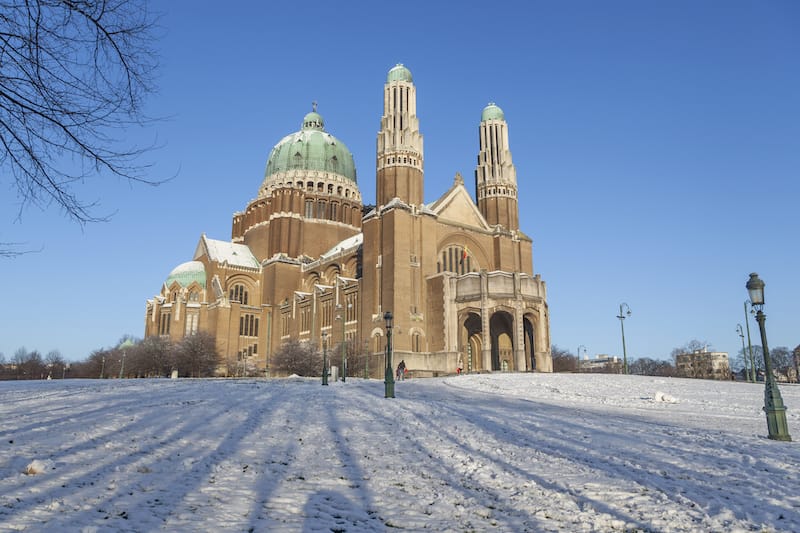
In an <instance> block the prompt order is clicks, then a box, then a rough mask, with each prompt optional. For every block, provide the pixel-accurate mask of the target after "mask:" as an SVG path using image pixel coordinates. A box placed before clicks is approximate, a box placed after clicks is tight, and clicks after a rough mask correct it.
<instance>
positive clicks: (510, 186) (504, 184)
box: [475, 103, 519, 231]
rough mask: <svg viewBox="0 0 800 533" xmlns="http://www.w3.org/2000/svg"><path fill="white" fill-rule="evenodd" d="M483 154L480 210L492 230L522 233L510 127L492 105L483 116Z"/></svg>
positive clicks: (478, 190)
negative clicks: (512, 160)
mask: <svg viewBox="0 0 800 533" xmlns="http://www.w3.org/2000/svg"><path fill="white" fill-rule="evenodd" d="M478 137H479V142H480V151H479V152H478V166H477V168H476V169H475V193H476V195H477V197H478V198H477V200H478V209H479V210H480V212H481V214H482V215H483V216H484V218H485V219H486V221H487V222H488V223H489V224H491V225H492V226H496V225H500V226H503V227H504V228H506V229H507V230H512V231H516V230H518V229H519V207H518V205H517V170H516V169H515V168H514V163H512V162H511V150H510V149H509V148H508V124H507V123H506V120H505V115H504V114H503V110H502V109H500V108H499V107H497V106H496V105H495V104H494V103H490V104H489V105H487V106H486V107H485V108H484V109H483V113H481V124H480V126H479V128H478Z"/></svg>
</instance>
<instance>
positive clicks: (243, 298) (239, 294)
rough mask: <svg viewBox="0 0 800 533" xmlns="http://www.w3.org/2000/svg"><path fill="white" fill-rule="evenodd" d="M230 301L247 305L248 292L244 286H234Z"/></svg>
mask: <svg viewBox="0 0 800 533" xmlns="http://www.w3.org/2000/svg"><path fill="white" fill-rule="evenodd" d="M230 300H231V301H232V302H239V303H240V304H244V305H247V290H246V289H245V288H244V285H241V284H236V285H234V286H233V288H232V289H231V291H230Z"/></svg>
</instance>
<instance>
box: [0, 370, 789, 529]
mask: <svg viewBox="0 0 800 533" xmlns="http://www.w3.org/2000/svg"><path fill="white" fill-rule="evenodd" d="M763 391H764V387H763V384H757V385H754V384H747V383H732V382H710V381H700V380H685V379H669V378H647V377H639V376H611V375H593V374H577V375H565V374H553V375H547V374H508V375H499V374H494V375H464V376H458V377H452V378H445V379H427V380H422V379H420V380H408V381H405V382H399V383H397V386H396V394H397V398H395V399H393V400H392V399H384V398H383V383H382V382H381V381H377V380H371V381H364V380H358V379H348V382H347V383H346V384H342V383H331V385H330V386H329V387H322V386H320V383H319V381H318V380H312V379H304V378H292V379H284V380H278V379H274V380H167V379H161V380H124V381H121V380H105V381H83V380H74V381H70V380H67V381H38V382H2V383H0V420H2V426H0V450H1V451H2V453H0V530H2V531H10V530H14V531H16V530H30V531H43V530H48V531H347V532H357V531H385V530H388V529H394V528H399V529H405V530H410V531H419V530H424V529H430V530H433V531H486V530H497V531H514V532H517V531H761V530H765V531H800V480H799V478H798V475H797V471H798V466H800V443H797V442H790V443H786V442H776V441H770V440H768V439H767V438H766V422H765V417H764V413H763V412H762V411H761V407H762V405H763ZM781 391H782V393H783V397H784V401H785V403H786V405H787V407H788V409H789V410H788V411H787V416H788V420H789V431H790V433H792V435H793V437H794V438H795V439H796V440H800V387H798V386H794V385H782V386H781ZM30 467H33V468H32V469H31V468H30ZM26 470H27V471H29V472H30V473H26ZM37 472H38V473H37Z"/></svg>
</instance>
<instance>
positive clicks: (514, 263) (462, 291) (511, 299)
mask: <svg viewBox="0 0 800 533" xmlns="http://www.w3.org/2000/svg"><path fill="white" fill-rule="evenodd" d="M476 122H477V129H478V139H479V146H478V147H477V150H478V151H477V166H476V168H475V198H473V197H472V196H471V194H470V193H469V192H468V190H467V189H466V187H465V186H464V181H463V179H462V177H461V175H459V174H456V175H455V177H454V179H453V182H452V186H451V187H450V188H449V190H448V191H447V192H446V193H444V195H442V196H441V197H440V198H438V199H435V200H433V201H432V202H428V203H426V202H425V198H424V176H425V174H424V161H425V152H424V149H423V136H422V133H421V130H420V119H419V117H418V116H417V88H416V86H415V85H414V80H413V77H412V75H411V72H410V70H409V69H408V68H406V67H405V66H403V65H397V66H395V67H394V68H392V69H391V70H389V72H388V74H387V76H386V83H385V84H384V86H383V116H382V117H381V119H380V129H379V131H378V138H377V151H376V154H375V155H376V158H375V159H376V169H375V182H376V187H375V189H376V197H375V198H374V200H373V201H372V202H370V201H367V202H366V203H365V201H364V199H363V198H362V197H361V192H360V191H359V188H358V183H357V181H356V168H355V163H354V160H353V156H352V154H351V153H350V151H349V150H348V149H347V146H346V145H345V144H344V143H343V142H342V141H340V140H339V139H337V138H336V137H334V136H333V135H332V134H330V133H328V131H327V129H326V125H325V123H324V121H323V119H322V116H320V114H319V113H317V110H316V106H314V109H313V110H312V112H310V113H308V114H307V115H305V117H304V118H303V121H302V127H301V128H300V130H299V131H297V132H295V133H291V134H289V135H287V136H285V137H284V138H283V139H281V140H280V141H279V142H278V143H277V144H276V145H275V146H274V148H273V149H272V151H271V152H270V154H269V158H268V160H267V166H266V171H265V173H264V179H263V181H261V183H260V185H259V186H258V190H257V193H256V195H255V198H254V199H252V200H250V202H249V203H248V204H247V205H246V206H245V208H244V209H243V210H242V211H240V212H237V213H234V214H233V223H232V231H231V239H230V240H216V239H211V238H209V237H207V236H206V235H205V234H203V235H201V236H200V239H199V242H198V243H197V247H196V249H195V252H194V256H193V257H192V258H191V259H192V260H191V261H188V262H186V263H183V264H181V265H178V266H177V267H175V268H174V269H173V270H172V271H171V272H170V274H169V275H168V276H167V278H166V280H165V281H164V282H163V283H162V284H161V288H160V291H159V292H158V294H157V295H156V296H155V297H153V298H151V299H149V300H147V303H146V314H145V336H146V337H149V336H163V337H165V338H169V339H171V340H173V341H177V340H180V339H181V338H183V337H184V336H186V335H193V334H196V333H197V332H206V333H209V334H210V335H212V336H213V337H214V338H215V339H216V346H217V351H218V353H219V355H220V357H221V359H222V360H221V362H220V363H221V364H220V368H223V367H225V365H226V364H227V365H228V366H227V368H230V362H231V361H236V362H237V363H241V364H243V365H246V366H248V367H251V368H256V369H257V370H258V372H259V373H260V374H261V375H264V372H266V373H267V374H268V375H269V374H270V361H271V357H272V356H273V355H274V354H275V353H276V351H277V350H279V349H280V347H281V345H282V344H283V343H285V342H286V341H288V340H300V341H305V342H308V343H311V344H312V345H313V346H314V347H316V348H318V349H319V350H323V349H333V348H334V347H339V346H345V347H346V353H347V354H348V357H350V358H352V359H353V360H355V359H356V358H360V359H363V363H364V364H363V368H364V370H363V372H364V373H365V374H368V375H369V376H371V377H382V376H383V365H384V354H385V349H386V340H387V336H386V333H387V332H386V324H385V322H384V315H385V314H386V313H387V311H388V312H391V314H392V316H393V327H392V331H391V335H392V336H391V338H392V345H393V352H394V361H395V362H398V361H400V360H404V361H405V364H406V368H407V369H408V370H409V371H410V372H411V373H412V375H416V376H437V375H444V374H450V373H456V372H457V371H462V372H525V371H536V372H551V371H552V358H551V354H550V323H549V311H548V307H547V295H546V289H545V283H544V281H542V279H541V277H540V276H539V275H538V274H535V273H534V270H533V247H532V240H531V238H530V237H528V236H527V235H526V234H525V233H523V232H522V231H521V230H520V227H519V206H518V201H517V192H518V189H517V187H518V185H517V176H516V168H515V167H514V164H513V163H512V159H511V151H510V148H509V146H510V144H509V128H508V124H507V122H506V119H505V116H504V114H503V111H502V110H501V109H500V107H498V106H497V105H495V104H493V103H490V104H489V105H487V106H486V107H485V108H484V109H483V111H482V113H481V115H480V121H479V122H478V121H477V120H476ZM527 181H528V183H530V180H527ZM187 259H188V257H187ZM165 270H166V269H165ZM320 371H321V370H320Z"/></svg>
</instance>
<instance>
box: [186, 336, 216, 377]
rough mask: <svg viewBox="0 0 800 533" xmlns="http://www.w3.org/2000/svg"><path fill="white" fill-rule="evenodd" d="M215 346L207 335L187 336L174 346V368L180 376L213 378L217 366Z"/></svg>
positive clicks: (211, 337)
mask: <svg viewBox="0 0 800 533" xmlns="http://www.w3.org/2000/svg"><path fill="white" fill-rule="evenodd" d="M216 344H217V343H216V340H215V339H214V337H213V336H212V335H209V334H208V333H202V332H201V333H197V334H195V335H187V336H186V337H184V338H183V339H181V341H180V342H179V343H178V344H177V345H176V346H175V368H176V369H177V370H178V371H179V372H180V375H182V376H189V377H194V378H204V377H209V376H213V375H214V372H215V371H216V369H217V365H218V364H219V355H218V354H217V346H216Z"/></svg>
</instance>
